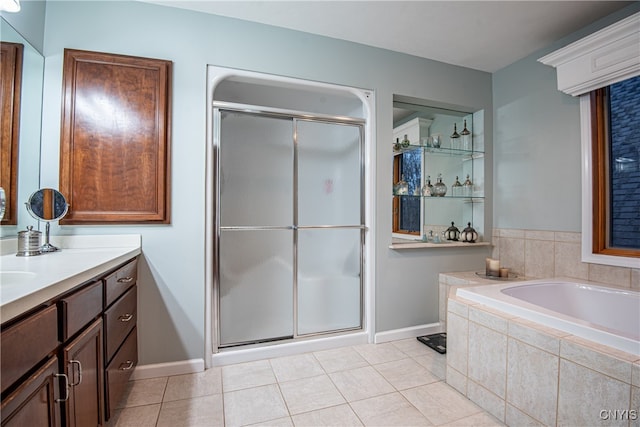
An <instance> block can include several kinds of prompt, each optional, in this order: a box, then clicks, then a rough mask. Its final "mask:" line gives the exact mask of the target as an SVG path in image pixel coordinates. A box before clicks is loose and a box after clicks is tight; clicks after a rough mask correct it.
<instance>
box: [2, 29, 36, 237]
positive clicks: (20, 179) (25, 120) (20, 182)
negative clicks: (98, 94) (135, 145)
mask: <svg viewBox="0 0 640 427" xmlns="http://www.w3.org/2000/svg"><path fill="white" fill-rule="evenodd" d="M0 35H1V37H0V39H1V40H2V41H3V42H11V43H20V44H22V45H23V46H24V49H23V60H22V84H21V91H20V92H21V93H20V98H21V99H20V121H19V130H18V135H19V140H18V156H17V157H18V159H17V160H18V161H17V163H16V164H17V166H18V171H17V191H16V193H17V197H16V203H14V206H15V209H16V210H17V212H14V213H13V215H14V218H16V219H17V220H16V221H13V224H8V225H4V224H3V225H2V227H0V237H15V236H16V235H17V231H18V230H21V229H24V228H26V226H27V225H28V223H29V222H31V221H30V218H29V215H28V214H27V211H26V210H24V209H21V208H20V207H21V206H23V203H24V202H25V201H26V200H27V198H28V197H29V195H30V194H32V193H33V192H34V191H36V190H37V189H38V187H39V186H40V133H41V119H42V116H41V113H42V88H43V76H44V57H43V56H42V54H41V53H40V52H38V50H37V49H36V48H34V47H33V46H32V45H31V44H30V43H29V42H27V40H26V39H25V38H24V37H22V35H21V34H20V33H18V32H17V31H16V30H15V29H14V28H13V27H12V26H11V25H10V24H9V23H8V22H7V21H6V20H5V19H4V17H2V18H0ZM5 191H6V189H5ZM8 207H9V206H8V205H7V208H8Z"/></svg>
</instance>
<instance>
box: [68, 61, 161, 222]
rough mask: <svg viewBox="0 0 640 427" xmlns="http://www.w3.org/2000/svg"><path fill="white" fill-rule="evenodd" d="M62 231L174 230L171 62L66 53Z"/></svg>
mask: <svg viewBox="0 0 640 427" xmlns="http://www.w3.org/2000/svg"><path fill="white" fill-rule="evenodd" d="M63 73H64V76H63V94H62V95H63V114H62V126H61V129H62V135H61V145H60V191H61V192H62V194H64V195H65V197H66V198H67V201H68V202H69V204H70V208H69V213H68V214H67V216H66V217H65V218H64V219H63V220H61V221H60V223H61V224H105V223H106V224H108V223H161V224H168V223H169V222H170V170H169V165H170V149H169V148H170V128H171V114H170V113H171V76H172V63H171V61H165V60H159V59H149V58H139V57H133V56H124V55H115V54H108V53H98V52H88V51H81V50H72V49H65V51H64V71H63Z"/></svg>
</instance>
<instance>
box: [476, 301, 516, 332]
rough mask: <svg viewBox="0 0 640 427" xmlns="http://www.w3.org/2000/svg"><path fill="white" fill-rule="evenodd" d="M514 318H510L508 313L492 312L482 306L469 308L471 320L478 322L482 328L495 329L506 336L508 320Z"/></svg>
mask: <svg viewBox="0 0 640 427" xmlns="http://www.w3.org/2000/svg"><path fill="white" fill-rule="evenodd" d="M512 317H513V316H509V315H508V314H506V313H502V312H499V311H497V310H492V309H490V308H488V307H484V306H482V305H475V306H470V307H469V320H470V321H472V322H476V323H478V324H480V325H482V326H486V327H487V328H490V329H493V330H495V331H498V332H500V333H501V334H506V333H507V331H508V319H509V318H512Z"/></svg>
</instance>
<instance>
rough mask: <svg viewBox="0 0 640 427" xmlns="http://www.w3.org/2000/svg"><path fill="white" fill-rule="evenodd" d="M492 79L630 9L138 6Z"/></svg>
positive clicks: (564, 5)
mask: <svg viewBox="0 0 640 427" xmlns="http://www.w3.org/2000/svg"><path fill="white" fill-rule="evenodd" d="M143 1H147V2H149V3H158V4H162V5H165V6H171V7H179V8H183V9H191V10H196V11H200V12H205V13H211V14H215V15H222V16H227V17H232V18H238V19H243V20H247V21H254V22H260V23H263V24H268V25H274V26H277V27H284V28H289V29H293V30H299V31H304V32H308V33H313V34H319V35H323V36H327V37H332V38H336V39H342V40H348V41H352V42H356V43H361V44H364V45H369V46H374V47H380V48H384V49H390V50H394V51H397V52H402V53H408V54H411V55H415V56H419V57H423V58H429V59H434V60H437V61H442V62H446V63H449V64H454V65H460V66H463V67H468V68H473V69H477V70H481V71H487V72H494V71H497V70H499V69H501V68H503V67H505V66H507V65H509V64H512V63H513V62H515V61H517V60H519V59H521V58H524V57H526V56H528V55H529V54H531V53H534V52H536V51H537V50H539V49H542V48H544V47H546V46H548V45H550V44H551V43H553V42H554V41H557V40H559V39H560V38H562V37H564V36H567V35H569V34H571V33H572V32H574V31H577V30H579V29H580V28H582V27H584V26H586V25H588V24H590V23H592V22H594V21H596V20H598V19H600V18H602V17H604V16H606V15H609V14H610V13H613V12H615V11H617V10H619V9H621V8H623V7H626V6H628V5H630V4H632V3H634V2H623V1H456V0H449V1H424V0H422V1H417V0H414V1H403V0H396V1H365V0H360V1H330V0H322V1H320V0H315V1H314V0H301V1H277V0H262V1H255V0H235V1H218V0H214V1H203V0H199V1H191V0H143Z"/></svg>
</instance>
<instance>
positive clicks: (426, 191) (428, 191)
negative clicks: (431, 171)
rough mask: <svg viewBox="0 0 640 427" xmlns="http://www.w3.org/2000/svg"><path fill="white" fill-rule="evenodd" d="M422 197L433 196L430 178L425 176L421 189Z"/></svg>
mask: <svg viewBox="0 0 640 427" xmlns="http://www.w3.org/2000/svg"><path fill="white" fill-rule="evenodd" d="M422 195H423V196H427V197H429V196H433V185H431V176H427V180H426V181H425V182H424V186H423V187H422Z"/></svg>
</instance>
